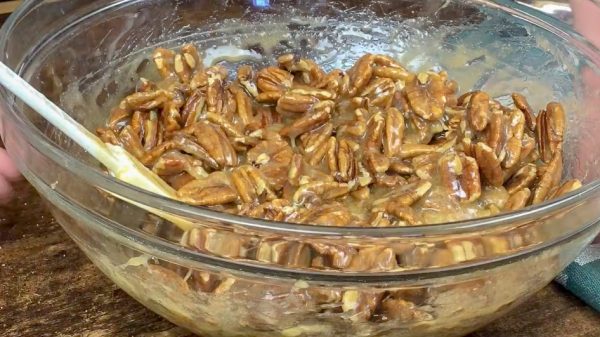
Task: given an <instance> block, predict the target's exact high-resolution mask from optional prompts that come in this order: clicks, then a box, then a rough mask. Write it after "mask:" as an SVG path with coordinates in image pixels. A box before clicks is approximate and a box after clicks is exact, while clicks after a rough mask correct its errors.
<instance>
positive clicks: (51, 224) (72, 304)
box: [0, 182, 600, 337]
mask: <svg viewBox="0 0 600 337" xmlns="http://www.w3.org/2000/svg"><path fill="white" fill-rule="evenodd" d="M15 190H16V198H15V199H14V200H13V201H12V202H11V203H10V204H9V205H4V206H0V336H2V337H5V336H6V337H21V336H23V337H30V336H31V337H38V336H41V337H45V336H61V337H80V336H83V337H121V336H123V337H125V336H136V337H138V336H139V337H191V336H193V335H192V334H190V333H188V332H186V331H185V330H184V329H181V328H177V327H175V326H174V325H172V324H171V323H169V322H167V321H165V320H163V319H162V318H160V317H159V316H157V315H155V314H154V313H152V312H151V311H149V310H147V309H145V308H144V307H143V306H142V305H140V304H139V303H137V302H136V301H135V300H133V299H132V298H130V297H129V296H128V295H127V294H125V293H124V292H123V291H121V290H119V289H118V288H117V287H116V286H115V285H113V284H112V283H111V281H110V280H109V279H108V278H106V277H105V276H104V275H102V274H101V273H100V271H98V270H97V269H96V268H95V267H94V266H93V265H92V264H91V262H90V261H89V260H88V259H87V258H86V257H85V256H84V255H83V253H82V252H81V251H79V249H78V248H77V246H76V245H75V244H74V243H73V241H71V239H70V238H69V237H68V236H67V235H66V233H65V232H64V231H63V230H62V229H61V227H60V225H58V224H57V223H56V222H55V221H54V219H53V218H52V216H50V215H49V213H48V212H47V211H46V210H45V208H44V205H43V202H42V200H41V199H40V198H39V196H38V195H37V193H36V192H35V191H34V190H33V188H32V187H31V186H30V185H29V184H28V183H27V182H20V183H18V184H16V186H15ZM432 337H443V336H432ZM469 337H600V314H598V313H596V312H595V311H593V310H592V309H590V308H589V307H587V306H586V305H585V304H583V303H582V302H581V301H579V300H578V299H577V298H575V297H573V296H572V295H570V294H569V293H567V292H565V291H564V290H563V289H562V288H560V287H559V286H557V285H554V284H553V285H550V286H548V287H546V288H545V289H543V290H542V291H540V292H539V293H537V294H536V295H535V296H533V297H532V298H531V299H530V300H529V301H527V302H526V303H525V304H523V305H522V306H520V307H519V308H517V309H516V310H515V311H514V312H513V313H512V314H510V315H508V316H507V317H505V318H503V319H500V320H498V321H497V322H495V323H493V324H492V325H490V326H488V327H486V328H484V329H483V330H480V331H478V332H476V333H474V334H472V335H470V336H469Z"/></svg>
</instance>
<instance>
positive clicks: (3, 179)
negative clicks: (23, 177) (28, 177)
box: [0, 148, 20, 204]
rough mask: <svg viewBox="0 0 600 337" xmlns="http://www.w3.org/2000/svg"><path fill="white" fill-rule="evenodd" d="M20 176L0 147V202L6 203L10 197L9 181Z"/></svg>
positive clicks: (11, 190)
mask: <svg viewBox="0 0 600 337" xmlns="http://www.w3.org/2000/svg"><path fill="white" fill-rule="evenodd" d="M19 177H20V174H19V171H17V168H16V167H15V165H14V164H13V161H12V159H10V158H9V157H8V153H6V150H5V149H2V148H0V204H2V203H6V202H7V201H9V200H10V198H11V197H12V192H13V189H12V187H11V184H10V183H11V182H13V181H15V180H17V179H18V178H19Z"/></svg>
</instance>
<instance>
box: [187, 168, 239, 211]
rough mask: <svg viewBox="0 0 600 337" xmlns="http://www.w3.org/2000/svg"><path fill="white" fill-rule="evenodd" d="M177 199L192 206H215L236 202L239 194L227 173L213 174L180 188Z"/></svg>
mask: <svg viewBox="0 0 600 337" xmlns="http://www.w3.org/2000/svg"><path fill="white" fill-rule="evenodd" d="M177 197H178V198H179V200H181V201H183V202H185V203H188V204H190V205H195V206H214V205H222V204H227V203H231V202H234V201H236V200H237V199H238V194H237V192H236V190H235V189H234V188H233V187H232V186H231V183H230V181H229V178H228V177H227V175H226V174H225V173H223V172H213V173H211V174H209V175H208V176H207V177H206V178H202V179H197V180H194V181H192V182H190V183H189V184H186V185H185V186H183V187H182V188H180V189H179V190H178V191H177Z"/></svg>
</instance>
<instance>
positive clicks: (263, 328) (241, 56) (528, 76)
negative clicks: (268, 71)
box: [0, 0, 600, 337]
mask: <svg viewBox="0 0 600 337" xmlns="http://www.w3.org/2000/svg"><path fill="white" fill-rule="evenodd" d="M25 36H26V37H27V38H26V39H25V38H23V37H25ZM186 42H194V43H196V44H197V45H198V46H199V49H200V50H202V51H203V52H204V56H205V62H207V63H210V62H222V63H223V64H225V65H227V66H230V67H231V68H232V69H233V68H235V65H237V64H239V63H244V64H253V65H257V66H262V65H265V64H268V63H271V62H273V61H274V58H275V57H276V56H277V55H280V54H283V53H287V52H292V53H295V54H298V55H302V56H307V57H311V58H313V59H315V60H316V61H317V62H318V63H320V64H323V65H324V66H325V67H326V68H327V69H331V68H333V67H342V68H348V66H349V65H350V64H352V63H353V62H354V61H355V60H356V59H357V58H358V57H359V56H361V55H362V54H364V53H365V52H378V53H383V54H388V55H391V56H393V57H395V58H397V59H398V60H399V61H401V62H403V63H404V64H406V65H407V66H408V67H409V68H411V69H412V70H415V71H417V70H427V69H430V68H433V69H438V70H439V69H445V70H447V71H448V72H449V74H450V77H453V78H455V79H456V80H457V81H458V82H459V83H460V84H461V85H462V88H461V89H462V90H461V91H462V92H465V91H467V90H470V89H473V88H482V89H484V90H486V91H487V92H489V93H491V94H492V95H496V98H497V99H498V100H500V101H502V100H506V99H507V97H508V96H506V94H509V93H511V92H512V91H519V92H522V93H524V94H526V95H527V96H528V97H529V99H530V103H532V105H533V106H535V107H542V104H544V103H545V102H547V101H550V100H558V101H561V102H562V103H563V104H564V105H565V107H566V109H567V111H568V119H569V128H568V137H567V138H568V141H567V143H566V144H565V158H566V159H565V175H568V176H575V177H577V178H579V179H581V180H582V181H583V182H584V186H583V187H582V188H581V189H579V190H577V191H575V192H572V193H570V194H568V195H565V196H563V197H561V198H560V199H557V200H552V201H549V202H545V203H543V204H540V205H537V206H535V207H529V208H526V209H523V210H520V211H517V212H512V213H506V214H501V215H498V216H494V217H488V218H482V219H476V220H469V221H462V222H447V223H444V224H440V225H428V226H419V227H398V228H334V227H321V226H305V225H295V224H286V223H277V222H270V221H262V220H256V219H248V218H243V217H238V216H234V215H229V214H224V213H219V212H216V211H212V210H208V209H203V208H197V207H191V206H188V205H185V204H182V203H179V202H177V201H173V200H168V199H165V198H161V197H159V196H156V195H153V194H150V193H147V192H145V191H142V190H139V189H137V188H135V187H132V186H129V185H127V184H124V183H121V182H119V181H116V180H114V179H113V178H111V177H110V176H108V175H106V174H105V173H104V172H103V171H102V168H101V167H100V166H99V164H98V163H97V162H96V161H95V160H94V159H93V158H91V157H90V156H89V155H88V154H86V153H85V152H84V151H82V150H81V149H80V148H79V147H77V146H76V145H75V144H73V142H72V141H70V140H69V139H67V138H66V137H65V136H64V135H63V134H61V133H60V132H58V131H57V130H55V129H54V128H53V127H51V126H49V125H48V124H47V123H46V122H45V121H43V120H41V119H40V118H39V117H38V116H37V115H36V114H35V113H33V112H32V111H31V110H29V109H28V108H27V107H25V106H24V105H23V104H22V102H20V101H18V100H16V99H15V97H14V96H12V95H10V94H8V93H7V92H6V91H4V90H3V91H2V110H3V113H2V114H1V115H0V117H1V125H2V129H1V130H0V131H1V135H2V137H3V139H4V143H5V145H6V147H7V149H8V151H9V153H10V154H11V156H12V157H13V158H15V160H16V162H17V164H18V166H19V168H20V170H21V171H22V172H23V174H24V175H25V177H26V178H27V179H28V180H29V181H30V182H31V184H32V185H33V186H34V187H35V188H36V189H37V190H38V192H39V193H40V195H41V196H42V197H43V198H44V199H45V200H47V202H48V205H49V208H50V209H51V211H52V213H53V215H54V216H55V217H56V219H57V220H58V221H59V222H60V224H61V225H62V226H63V227H64V229H65V230H66V231H67V232H68V233H69V235H70V236H71V237H72V238H73V240H75V241H76V242H77V244H78V245H79V246H80V247H81V249H82V250H83V251H84V252H85V253H86V254H87V256H88V257H89V258H90V259H91V260H92V261H93V262H94V263H95V264H96V266H98V268H100V269H101V270H102V271H103V272H104V273H105V274H106V275H107V276H108V277H110V278H111V279H112V280H113V281H114V282H115V283H116V284H117V285H118V286H119V287H121V288H122V289H123V290H125V291H126V292H127V293H129V294H130V295H131V296H132V297H134V298H135V299H137V300H138V301H140V302H141V303H143V304H144V305H145V306H147V307H148V308H150V309H151V310H153V311H155V312H157V313H158V314H160V315H162V316H164V317H166V318H167V319H169V320H170V321H172V322H174V323H176V324H178V325H180V326H183V327H185V328H187V329H189V330H191V331H193V332H196V333H198V334H201V335H202V336H206V337H209V336H211V337H212V336H287V337H292V336H411V337H413V336H460V335H464V334H466V333H468V332H470V331H473V330H475V329H477V328H478V327H481V326H482V325H484V324H486V323H488V322H490V321H491V320H493V319H496V318H498V317H500V316H501V315H503V314H504V313H506V312H507V311H509V310H510V309H511V308H513V307H515V306H516V305H518V304H519V303H520V302H522V301H523V300H525V299H526V298H527V297H528V296H530V295H531V294H533V293H535V292H536V291H537V290H539V289H540V288H542V287H544V286H545V285H546V284H548V283H549V282H550V281H551V280H552V279H553V278H554V277H555V276H556V275H557V274H558V273H559V272H560V271H561V270H562V269H563V268H564V267H565V266H566V265H567V264H568V263H570V262H571V261H572V260H573V259H574V258H575V257H576V256H577V255H578V253H579V252H580V250H581V249H582V248H583V247H584V246H585V245H587V244H588V243H589V242H590V241H591V240H592V238H594V237H595V236H596V235H597V234H598V232H599V231H600V224H599V222H598V219H599V218H600V186H599V183H598V181H597V180H596V179H597V178H598V173H599V170H598V163H597V157H598V156H596V154H595V153H594V151H597V150H596V149H597V148H598V147H599V146H600V141H599V138H598V137H594V128H593V123H591V122H593V121H594V120H595V119H594V117H593V116H594V113H597V111H596V110H597V109H598V105H596V104H592V103H591V102H593V101H594V99H596V100H597V97H594V96H593V93H591V92H590V90H587V89H588V88H586V86H585V81H584V79H586V78H589V77H590V76H596V75H598V74H600V73H599V72H598V69H599V68H598V67H599V66H600V53H599V52H598V50H597V49H595V48H594V47H592V46H591V45H589V44H588V43H587V42H586V41H585V40H584V39H582V38H581V37H579V36H578V35H577V34H575V33H573V32H572V30H571V28H570V26H569V25H568V24H566V23H564V22H562V21H558V20H556V19H554V18H552V17H550V16H546V15H544V14H542V13H541V12H539V11H536V10H535V9H533V8H532V7H529V6H526V5H522V4H519V3H516V2H512V1H416V0H413V1H411V0H403V1H395V0H389V1H387V0H380V1H372V2H366V1H325V0H321V1H302V0H296V1H291V0H290V1H268V0H262V1H258V0H254V1H252V2H247V1H241V0H239V1H225V0H223V1H200V0H187V1H186V0H180V1H167V0H145V1H124V0H119V1H109V0H97V1H87V0H62V1H56V0H46V1H41V0H32V1H26V2H25V3H24V4H23V5H22V6H21V7H20V8H19V10H18V11H17V12H16V13H14V14H13V15H12V16H11V17H10V19H9V20H8V22H7V23H6V25H5V26H4V27H3V28H2V35H1V37H0V50H2V53H1V56H0V59H1V60H2V61H3V62H5V63H6V64H8V65H9V66H11V67H12V68H13V69H15V70H16V71H17V72H19V73H20V74H21V75H22V76H23V77H25V78H26V79H27V80H28V81H30V83H32V84H33V85H34V86H36V87H37V88H39V90H41V91H42V92H43V93H44V94H46V95H47V96H48V97H49V98H50V99H52V100H54V101H55V102H57V103H58V104H59V105H61V106H62V107H63V108H64V109H65V110H66V111H67V112H68V113H69V114H71V115H72V116H73V117H74V118H75V119H77V120H78V121H79V122H81V123H82V124H84V125H85V126H86V127H89V128H90V129H93V128H95V127H97V126H99V125H102V123H103V122H104V121H105V119H106V117H107V112H108V109H109V107H110V106H112V105H114V104H115V102H118V100H120V99H121V98H122V97H123V95H124V94H125V93H127V92H129V91H130V90H131V89H132V88H134V86H135V83H136V82H135V80H136V78H138V77H139V76H140V74H145V73H146V72H147V64H148V59H147V57H148V55H149V54H150V51H151V50H152V49H153V48H155V47H157V46H166V47H174V46H177V45H180V44H183V43H186ZM584 73H585V74H586V75H585V76H583V75H582V74H584ZM590 74H591V75H590ZM114 196H119V198H115V197H114ZM123 199H125V200H135V201H136V202H137V203H138V205H147V206H150V207H153V208H158V209H161V210H162V211H163V212H166V213H171V214H172V215H176V216H179V217H183V218H186V219H189V220H191V221H193V222H194V223H195V224H196V226H197V227H196V228H195V229H194V230H192V231H191V232H186V233H183V232H181V231H180V230H177V229H174V227H173V226H170V225H169V224H168V223H166V222H165V221H163V220H161V219H159V218H157V217H156V216H153V215H151V214H148V213H147V212H146V211H144V209H142V208H140V207H138V206H136V205H134V204H131V203H128V202H125V201H122V200H123ZM441 216H442V217H444V216H446V215H445V214H441ZM311 258H320V259H323V260H324V261H325V260H326V261H328V263H330V264H332V265H334V266H341V265H346V266H347V265H349V264H352V263H359V262H360V263H367V264H368V263H370V264H371V265H372V268H370V270H368V271H364V270H363V271H350V270H351V268H324V269H314V268H308V267H307V265H306V263H304V262H305V261H306V260H307V259H311ZM383 260H385V261H386V262H387V263H391V264H392V265H393V268H391V269H385V270H384V269H382V268H379V267H381V266H380V265H379V264H380V262H381V261H383ZM357 261H358V262H357Z"/></svg>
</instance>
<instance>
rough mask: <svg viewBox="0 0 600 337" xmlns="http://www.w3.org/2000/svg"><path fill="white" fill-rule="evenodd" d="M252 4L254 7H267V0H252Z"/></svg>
mask: <svg viewBox="0 0 600 337" xmlns="http://www.w3.org/2000/svg"><path fill="white" fill-rule="evenodd" d="M252 4H253V5H254V6H256V7H269V0H252Z"/></svg>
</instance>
